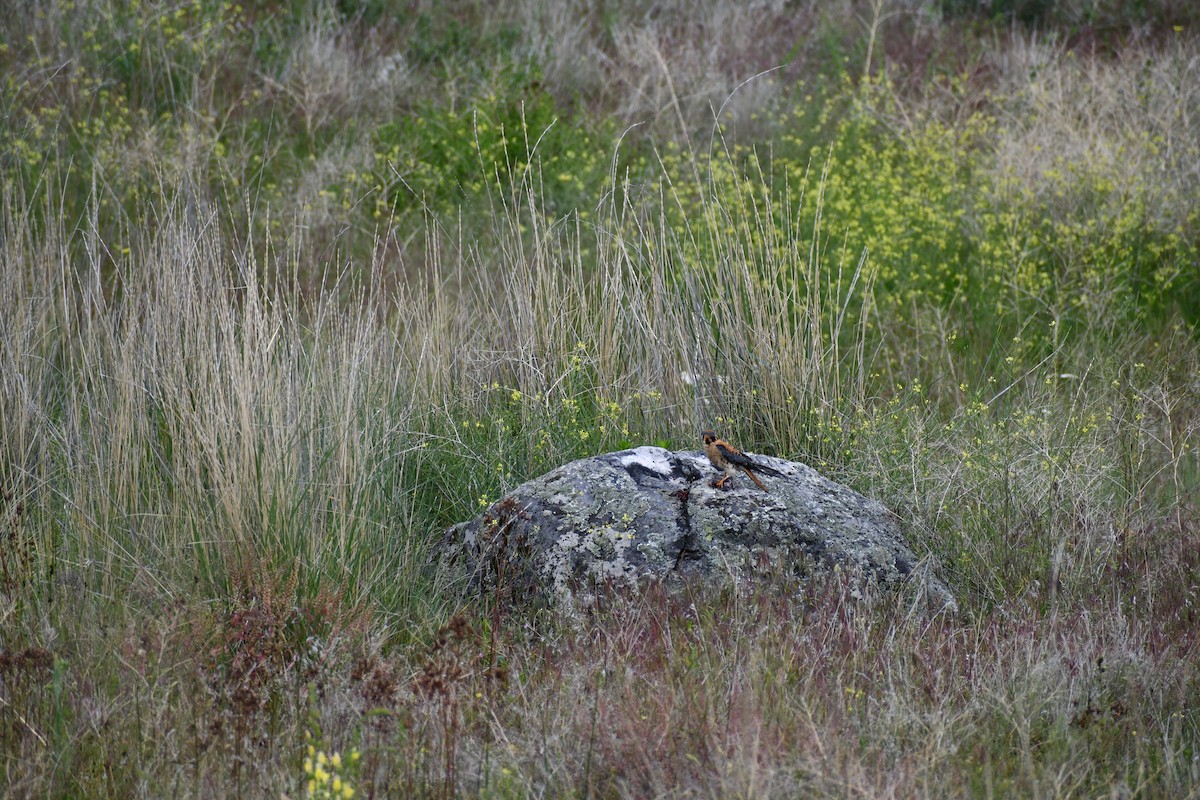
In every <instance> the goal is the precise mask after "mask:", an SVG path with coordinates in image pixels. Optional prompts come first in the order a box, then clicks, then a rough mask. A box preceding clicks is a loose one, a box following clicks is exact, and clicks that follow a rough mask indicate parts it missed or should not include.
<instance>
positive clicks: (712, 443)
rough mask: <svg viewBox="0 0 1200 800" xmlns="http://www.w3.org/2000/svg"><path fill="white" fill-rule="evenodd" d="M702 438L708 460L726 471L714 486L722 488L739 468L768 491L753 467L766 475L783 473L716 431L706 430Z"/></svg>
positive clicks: (759, 486) (701, 435)
mask: <svg viewBox="0 0 1200 800" xmlns="http://www.w3.org/2000/svg"><path fill="white" fill-rule="evenodd" d="M700 438H701V439H702V440H703V442H704V454H705V455H706V456H708V460H709V461H711V462H712V465H713V466H714V467H716V468H717V469H719V470H720V471H722V472H724V473H725V475H724V476H723V477H722V478H721V479H720V480H717V481H714V482H713V487H714V488H716V489H720V488H722V487H723V486H725V482H726V481H728V480H729V479H730V478H731V477H733V476H734V474H736V472H737V470H739V469H740V470H742V471H743V472H745V473H746V474H747V475H748V476H750V480H752V481H754V482H755V483H756V484H758V488H760V489H762V490H763V491H764V492H766V491H768V490H767V487H766V486H765V485H764V484H763V482H762V481H760V480H759V479H758V476H757V475H755V474H754V472H753V471H752V468H753V470H756V471H758V472H762V473H764V474H766V475H782V474H783V473H781V472H779V471H778V470H776V469H772V468H771V467H768V466H767V465H765V464H760V463H759V462H757V461H755V460H754V459H752V458H750V457H749V456H747V455H746V454H745V453H743V452H742V451H741V450H739V449H737V448H736V447H734V446H733V445H731V444H730V443H729V442H727V441H725V440H724V439H722V438H720V437H718V436H717V434H716V432H715V431H704V432H703V433H702V434H700Z"/></svg>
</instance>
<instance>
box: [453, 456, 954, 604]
mask: <svg viewBox="0 0 1200 800" xmlns="http://www.w3.org/2000/svg"><path fill="white" fill-rule="evenodd" d="M756 458H757V459H758V460H759V461H760V462H762V463H765V464H767V465H768V466H770V467H771V468H773V469H774V470H777V471H778V472H779V473H780V474H779V476H777V477H773V478H764V480H765V481H766V482H767V487H768V489H769V491H768V492H763V491H761V490H760V489H759V488H758V487H756V486H754V485H753V484H752V483H750V482H749V481H748V480H743V481H740V482H731V483H729V484H726V487H724V488H715V487H714V486H713V485H712V479H713V477H714V476H715V473H714V470H713V468H712V466H711V465H710V464H709V463H708V460H707V459H706V458H705V457H704V455H703V454H702V453H698V452H692V451H678V452H672V451H669V450H665V449H663V448H659V447H638V448H634V449H631V450H622V451H619V452H615V453H605V454H603V455H599V456H594V457H592V458H585V459H580V460H578V461H573V462H571V463H569V464H564V465H563V466H561V467H559V468H558V469H555V470H553V471H551V472H548V473H546V474H545V475H542V476H541V477H538V478H534V479H533V480H531V481H529V482H527V483H525V484H522V485H521V486H519V487H518V488H516V489H515V490H513V491H512V492H511V493H509V494H508V495H507V496H505V497H504V498H502V499H500V500H499V501H497V502H496V503H494V504H492V505H491V506H490V507H489V508H488V509H487V510H486V511H484V513H483V514H481V515H480V516H478V517H476V518H475V519H472V520H470V521H467V522H463V523H460V524H458V525H455V526H453V527H452V528H450V529H449V530H448V531H447V532H446V537H445V539H444V544H443V547H442V548H441V550H440V551H439V553H438V556H439V558H440V560H441V562H442V564H443V566H444V567H446V568H447V569H449V570H452V571H454V572H455V573H457V574H459V575H461V576H462V577H464V578H465V579H466V581H467V583H468V585H470V586H472V587H477V588H479V589H482V590H486V591H490V592H493V593H499V594H500V595H501V599H502V600H504V601H507V602H529V601H542V602H545V603H548V604H551V605H563V604H565V605H567V606H569V607H572V608H577V607H579V606H580V605H586V604H587V603H588V602H590V601H591V600H592V599H594V598H595V596H596V595H597V593H598V592H600V591H605V590H615V591H629V592H637V591H638V590H639V588H640V587H641V586H642V585H644V583H645V582H647V581H658V582H666V583H669V582H673V581H680V580H681V579H685V578H687V579H691V578H699V579H701V580H704V581H709V582H719V581H724V580H728V579H729V578H730V577H731V576H732V577H733V578H735V579H736V578H737V576H739V575H744V574H748V573H752V572H754V571H756V570H762V569H764V567H765V568H766V569H768V570H772V571H775V572H778V571H780V570H789V569H790V570H793V571H795V572H796V573H797V574H809V573H811V572H828V571H831V570H833V569H834V568H835V567H836V568H838V569H847V570H852V571H855V572H856V573H857V574H859V575H860V576H861V577H862V579H863V580H865V581H872V582H874V583H877V584H879V585H881V586H887V587H898V586H900V585H902V584H907V585H909V586H910V587H914V588H916V589H917V590H918V591H919V592H920V593H921V595H922V596H923V598H924V601H925V605H926V606H927V607H928V608H930V609H934V610H942V609H953V608H955V607H956V603H955V600H954V597H953V595H952V593H951V592H950V590H949V588H948V587H947V586H946V585H945V583H944V582H943V581H942V580H941V579H940V578H939V577H937V575H936V574H935V570H934V569H933V568H932V564H931V563H930V561H929V560H928V559H926V560H924V561H922V560H921V559H918V557H917V556H916V554H915V553H914V552H913V551H912V549H911V548H910V547H909V546H908V544H907V542H906V541H905V540H904V536H903V533H902V531H901V529H900V524H899V519H898V518H897V517H896V516H895V515H894V514H892V513H891V512H890V511H888V510H887V509H886V508H885V507H884V506H883V505H881V504H880V503H878V502H876V501H874V500H871V499H869V498H867V497H864V496H863V495H861V494H859V493H857V492H855V491H854V490H852V489H849V488H847V487H845V486H842V485H840V484H838V483H835V482H833V481H831V480H829V479H828V478H826V477H824V476H822V475H821V474H820V473H818V472H817V471H816V470H814V469H812V468H811V467H809V466H807V465H805V464H802V463H798V462H794V461H786V460H783V459H779V458H770V457H766V456H756Z"/></svg>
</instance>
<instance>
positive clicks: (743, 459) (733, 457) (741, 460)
mask: <svg viewBox="0 0 1200 800" xmlns="http://www.w3.org/2000/svg"><path fill="white" fill-rule="evenodd" d="M717 448H718V449H719V450H720V451H721V453H722V455H724V456H725V457H726V458H728V459H729V460H730V461H732V462H733V463H734V464H737V465H738V466H739V467H749V468H751V469H755V470H758V471H759V472H762V473H764V474H766V475H774V476H776V477H778V476H780V475H782V474H783V473H782V472H780V471H779V470H777V469H775V468H774V467H768V466H767V465H766V464H761V463H759V462H757V461H755V460H754V459H752V458H750V456H748V455H746V454H745V453H743V452H742V451H741V450H736V449H733V448H732V447H729V446H726V445H723V444H721V443H720V442H718V443H717Z"/></svg>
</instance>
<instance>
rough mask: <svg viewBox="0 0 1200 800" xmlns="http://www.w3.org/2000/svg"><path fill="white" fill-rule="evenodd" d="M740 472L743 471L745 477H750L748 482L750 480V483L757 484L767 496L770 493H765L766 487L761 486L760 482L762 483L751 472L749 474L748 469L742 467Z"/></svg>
mask: <svg viewBox="0 0 1200 800" xmlns="http://www.w3.org/2000/svg"><path fill="white" fill-rule="evenodd" d="M742 470H743V471H744V472H745V473H746V474H747V475H749V476H750V480H752V481H754V482H755V483H757V484H758V488H760V489H762V490H763V491H764V492H767V494H770V492H769V491H767V487H766V486H763V482H762V481H760V480H759V479H758V476H757V475H755V474H754V473H753V472H751V471H750V470H749V469H747V468H746V467H742Z"/></svg>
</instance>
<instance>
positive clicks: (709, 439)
mask: <svg viewBox="0 0 1200 800" xmlns="http://www.w3.org/2000/svg"><path fill="white" fill-rule="evenodd" d="M700 440H701V441H703V442H704V443H705V444H712V443H713V442H715V441H716V440H717V434H716V431H704V432H703V433H701V434H700Z"/></svg>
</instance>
